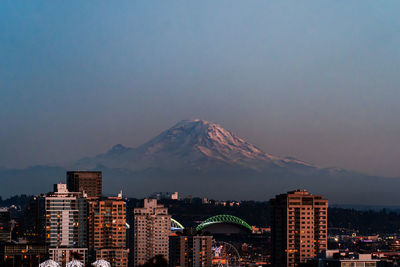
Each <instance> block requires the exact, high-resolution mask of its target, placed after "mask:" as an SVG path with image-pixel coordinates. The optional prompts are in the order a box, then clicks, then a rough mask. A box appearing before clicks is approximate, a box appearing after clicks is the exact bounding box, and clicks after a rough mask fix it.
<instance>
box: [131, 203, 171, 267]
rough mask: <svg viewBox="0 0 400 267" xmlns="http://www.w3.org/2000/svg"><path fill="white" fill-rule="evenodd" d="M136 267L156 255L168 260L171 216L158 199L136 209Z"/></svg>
mask: <svg viewBox="0 0 400 267" xmlns="http://www.w3.org/2000/svg"><path fill="white" fill-rule="evenodd" d="M133 212H134V266H139V265H142V264H144V263H145V262H146V261H148V260H149V259H151V258H152V257H154V256H156V255H163V256H164V257H165V259H167V260H168V254H169V241H168V237H169V234H170V232H171V215H169V214H168V209H167V208H165V207H164V206H163V205H161V204H157V200H156V199H145V200H144V207H143V208H135V209H134V211H133Z"/></svg>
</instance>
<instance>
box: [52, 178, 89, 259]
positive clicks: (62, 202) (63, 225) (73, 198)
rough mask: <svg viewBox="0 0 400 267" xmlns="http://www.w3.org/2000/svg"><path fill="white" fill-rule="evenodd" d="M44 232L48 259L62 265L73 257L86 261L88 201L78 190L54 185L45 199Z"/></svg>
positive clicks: (63, 185)
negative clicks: (73, 190)
mask: <svg viewBox="0 0 400 267" xmlns="http://www.w3.org/2000/svg"><path fill="white" fill-rule="evenodd" d="M44 201H45V235H46V237H45V238H46V243H47V245H48V246H49V254H50V258H51V259H52V260H54V261H56V262H58V263H60V264H61V265H62V266H64V265H65V264H66V263H67V262H68V261H70V260H71V259H72V258H78V257H79V258H80V260H82V261H84V262H85V261H87V250H88V249H87V247H88V242H87V240H88V235H87V222H88V221H87V218H88V213H87V209H88V206H87V200H86V198H85V197H84V196H83V194H82V193H81V192H69V191H68V189H67V185H66V184H57V185H55V190H54V192H53V193H50V194H48V195H47V196H46V197H45V198H44Z"/></svg>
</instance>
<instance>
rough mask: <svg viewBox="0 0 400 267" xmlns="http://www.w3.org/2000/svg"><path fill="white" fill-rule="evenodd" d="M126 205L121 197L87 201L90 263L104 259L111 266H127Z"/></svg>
mask: <svg viewBox="0 0 400 267" xmlns="http://www.w3.org/2000/svg"><path fill="white" fill-rule="evenodd" d="M126 227H127V226H126V203H125V201H124V200H122V196H121V195H119V196H118V197H108V198H101V199H93V200H89V250H90V251H89V253H90V254H91V255H92V256H93V258H92V259H91V261H95V260H99V259H104V260H107V261H109V262H110V263H111V265H112V266H121V267H127V266H128V252H129V250H128V249H127V244H126Z"/></svg>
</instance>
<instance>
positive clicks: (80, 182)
mask: <svg viewBox="0 0 400 267" xmlns="http://www.w3.org/2000/svg"><path fill="white" fill-rule="evenodd" d="M101 186H102V185H101V172H99V171H69V172H67V187H68V190H69V191H70V192H81V193H83V192H85V193H86V194H87V197H88V198H96V197H101Z"/></svg>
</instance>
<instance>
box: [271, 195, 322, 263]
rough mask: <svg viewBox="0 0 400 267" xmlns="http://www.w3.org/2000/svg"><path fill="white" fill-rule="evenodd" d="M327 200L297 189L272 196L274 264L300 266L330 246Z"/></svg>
mask: <svg viewBox="0 0 400 267" xmlns="http://www.w3.org/2000/svg"><path fill="white" fill-rule="evenodd" d="M327 209H328V200H326V199H323V198H322V196H319V195H311V194H310V193H308V192H307V191H306V190H295V191H291V192H288V193H286V194H281V195H278V196H276V197H275V198H274V199H271V200H270V210H271V212H270V213H271V238H272V255H271V257H272V265H273V266H274V267H284V266H290V267H291V266H297V265H298V264H299V263H303V262H307V260H308V259H312V258H315V257H316V256H317V254H318V253H320V252H322V251H325V250H326V249H327Z"/></svg>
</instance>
